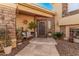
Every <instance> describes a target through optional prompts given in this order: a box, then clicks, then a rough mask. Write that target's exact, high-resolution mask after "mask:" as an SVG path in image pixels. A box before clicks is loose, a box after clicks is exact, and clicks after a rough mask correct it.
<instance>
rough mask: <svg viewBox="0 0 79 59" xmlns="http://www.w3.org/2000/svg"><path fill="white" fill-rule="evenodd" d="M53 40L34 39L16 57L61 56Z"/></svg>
mask: <svg viewBox="0 0 79 59" xmlns="http://www.w3.org/2000/svg"><path fill="white" fill-rule="evenodd" d="M56 44H57V43H56V42H55V40H54V39H52V38H33V39H32V40H31V41H30V44H28V45H27V46H26V47H25V48H24V49H23V50H21V51H20V52H19V53H17V54H16V56H59V53H58V51H57V49H56V47H55V45H56Z"/></svg>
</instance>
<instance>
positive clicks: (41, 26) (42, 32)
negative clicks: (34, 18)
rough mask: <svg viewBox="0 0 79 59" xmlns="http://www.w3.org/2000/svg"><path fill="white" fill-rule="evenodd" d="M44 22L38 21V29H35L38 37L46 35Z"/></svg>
mask: <svg viewBox="0 0 79 59" xmlns="http://www.w3.org/2000/svg"><path fill="white" fill-rule="evenodd" d="M45 27H46V22H45V21H38V29H37V32H38V33H37V35H38V37H46V29H45Z"/></svg>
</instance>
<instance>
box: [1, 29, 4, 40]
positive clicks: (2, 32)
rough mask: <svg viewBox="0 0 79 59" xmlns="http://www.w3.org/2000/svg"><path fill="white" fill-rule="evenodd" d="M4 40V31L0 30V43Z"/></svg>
mask: <svg viewBox="0 0 79 59" xmlns="http://www.w3.org/2000/svg"><path fill="white" fill-rule="evenodd" d="M4 39H5V29H3V28H1V29H0V41H4Z"/></svg>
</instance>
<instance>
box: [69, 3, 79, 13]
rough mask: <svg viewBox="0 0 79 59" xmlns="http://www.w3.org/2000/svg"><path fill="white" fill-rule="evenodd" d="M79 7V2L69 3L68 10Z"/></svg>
mask: <svg viewBox="0 0 79 59" xmlns="http://www.w3.org/2000/svg"><path fill="white" fill-rule="evenodd" d="M77 9H79V3H69V4H68V12H71V11H74V10H77Z"/></svg>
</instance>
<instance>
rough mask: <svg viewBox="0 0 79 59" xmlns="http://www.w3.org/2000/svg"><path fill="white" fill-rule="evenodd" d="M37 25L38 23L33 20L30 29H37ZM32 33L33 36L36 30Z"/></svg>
mask: <svg viewBox="0 0 79 59" xmlns="http://www.w3.org/2000/svg"><path fill="white" fill-rule="evenodd" d="M36 27H37V24H36V23H35V22H33V21H31V22H30V23H29V27H28V28H29V29H30V30H35V28H36ZM31 34H32V35H33V36H35V32H34V31H31Z"/></svg>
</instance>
